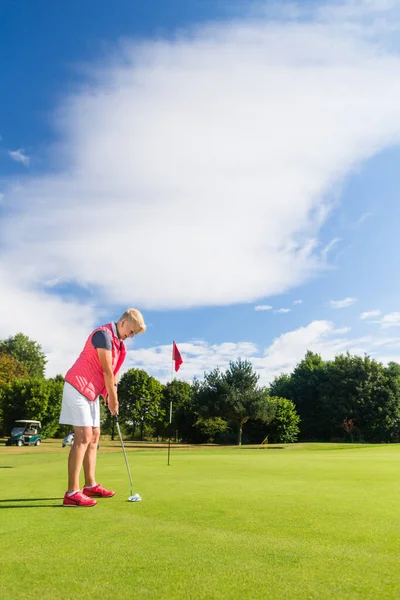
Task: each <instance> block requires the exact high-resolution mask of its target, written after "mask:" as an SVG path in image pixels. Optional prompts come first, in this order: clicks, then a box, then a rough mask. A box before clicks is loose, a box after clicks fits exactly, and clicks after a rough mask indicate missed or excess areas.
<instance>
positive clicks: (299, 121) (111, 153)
mask: <svg viewBox="0 0 400 600" xmlns="http://www.w3.org/2000/svg"><path fill="white" fill-rule="evenodd" d="M346 14H347V13H346ZM341 18H344V16H343V15H342V17H341ZM346 18H347V17H346ZM324 19H325V17H324V13H322V12H320V11H319V12H318V22H313V21H312V20H306V21H301V20H300V21H299V22H294V21H291V22H290V23H284V22H283V21H268V19H259V20H252V21H248V20H246V19H243V21H240V20H235V21H233V22H231V23H227V24H223V23H219V24H215V25H212V26H208V27H205V28H199V29H198V30H197V31H194V33H193V35H192V34H190V35H187V36H186V37H185V36H184V35H181V36H177V37H176V38H175V39H174V40H172V41H157V42H147V43H143V44H136V45H135V44H129V43H126V44H125V45H124V46H123V47H122V49H121V50H120V53H119V54H118V53H116V54H115V55H114V56H113V57H112V59H111V60H108V61H105V63H104V64H103V65H101V64H98V65H96V66H93V69H92V73H91V75H92V79H91V80H89V81H88V82H87V84H86V85H85V86H84V87H83V88H82V90H81V91H78V92H77V93H76V94H75V95H73V96H71V97H69V98H68V99H67V100H66V101H65V103H64V105H63V106H60V107H59V110H58V111H57V118H56V127H57V130H58V132H59V134H60V143H59V144H58V146H57V147H56V148H55V150H54V155H55V160H56V161H57V160H58V162H59V166H60V169H59V171H58V173H57V174H55V175H54V174H53V175H50V174H49V175H48V176H43V177H38V178H34V179H27V180H26V182H25V184H24V185H23V188H22V190H21V191H20V192H14V193H12V192H11V191H10V192H9V194H8V196H7V201H8V202H10V203H12V205H13V207H14V211H15V212H14V217H9V218H8V219H6V220H5V222H4V229H3V236H2V237H4V242H3V243H5V245H6V254H5V256H4V260H5V261H7V263H8V264H10V265H11V266H12V267H14V268H15V270H18V267H19V265H21V264H25V263H26V259H27V257H29V256H35V260H34V261H32V263H31V264H30V265H29V267H28V268H27V269H26V270H25V273H24V279H25V280H26V281H28V283H31V284H32V283H33V282H35V284H37V282H41V281H43V280H44V279H51V278H53V277H54V276H55V275H59V274H60V273H61V274H62V276H63V277H64V278H65V280H66V281H80V282H85V283H87V284H90V285H97V286H98V291H99V296H101V298H102V300H103V301H104V302H112V303H116V302H118V303H126V302H128V301H130V300H131V298H132V297H134V298H135V299H136V302H137V303H138V304H140V305H141V306H146V307H153V308H166V307H189V306H194V305H211V304H228V303H235V302H244V301H251V300H254V299H256V298H257V297H262V296H266V295H270V294H276V293H282V292H284V291H287V290H288V289H290V288H293V287H295V286H296V285H298V284H300V283H302V282H304V281H306V280H307V279H308V278H309V277H311V276H312V275H313V274H315V273H316V272H318V270H319V269H320V268H321V267H322V262H323V257H322V256H321V255H318V252H317V247H318V243H317V236H318V230H319V227H320V226H321V224H322V222H323V220H324V219H326V217H327V214H329V210H328V207H329V204H328V205H327V199H329V194H330V192H331V191H332V190H333V189H334V186H335V185H336V184H337V182H338V181H340V180H341V179H342V178H343V177H345V176H346V175H347V174H348V173H349V172H350V171H351V169H353V168H354V166H355V165H357V164H359V163H360V161H362V160H365V159H367V158H369V157H370V156H372V155H373V154H375V153H376V152H378V151H379V150H380V149H383V148H385V147H387V146H388V145H391V144H393V143H395V142H396V141H398V140H400V118H399V117H400V80H399V78H398V76H397V73H398V69H399V68H400V61H399V60H398V59H397V58H396V57H395V56H391V55H389V54H385V52H384V51H383V50H382V48H381V47H379V48H378V47H377V46H375V45H374V44H373V43H372V41H370V42H367V41H366V40H365V39H364V37H363V36H362V35H361V33H360V34H358V33H357V32H356V33H354V31H353V30H351V31H350V32H349V31H347V30H346V28H345V27H343V28H342V29H340V28H337V27H336V25H335V26H332V24H331V22H330V21H329V19H328V18H326V19H325V20H324ZM353 19H354V18H353V17H352V20H353ZM293 97H295V98H296V102H295V104H294V103H293ZM366 124H367V125H366ZM327 140H329V143H327ZM288 173H290V176H289V177H288ZM244 206H245V208H246V210H243V208H244ZM33 207H34V210H32V208H33ZM116 215H117V216H118V215H120V218H119V219H117V223H116V222H115V216H116ZM13 219H14V220H13ZM88 223H90V224H91V226H90V227H88V226H87V224H88ZM110 223H114V224H115V227H110ZM99 239H102V240H103V243H102V244H101V245H99V244H98V243H97V242H98V240H99ZM121 248H123V250H124V252H123V253H122V255H121V253H120V249H121ZM144 249H145V251H144ZM49 256H51V260H48V257H49ZM132 257H140V260H137V261H135V276H134V277H132V276H131V277H127V275H126V274H127V272H130V271H131V262H132ZM177 257H179V260H177ZM216 257H218V259H216ZM104 273H106V274H107V275H106V277H104ZM193 273H195V274H196V276H195V277H193V276H192V274H193ZM238 274H240V276H239V277H238ZM189 275H190V276H189ZM182 280H185V285H181V282H182Z"/></svg>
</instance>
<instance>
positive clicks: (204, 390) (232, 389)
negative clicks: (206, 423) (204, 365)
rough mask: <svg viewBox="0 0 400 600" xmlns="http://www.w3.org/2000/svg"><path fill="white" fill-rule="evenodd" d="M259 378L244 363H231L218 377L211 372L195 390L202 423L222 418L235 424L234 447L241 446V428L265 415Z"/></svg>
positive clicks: (264, 404) (215, 372) (218, 373)
mask: <svg viewBox="0 0 400 600" xmlns="http://www.w3.org/2000/svg"><path fill="white" fill-rule="evenodd" d="M257 384H258V375H257V374H256V373H255V371H254V370H253V367H252V365H251V363H250V362H249V361H247V360H241V359H240V358H239V359H238V360H237V361H231V362H230V364H229V369H228V370H227V371H226V372H225V373H221V372H220V370H219V369H214V370H213V371H211V372H210V373H208V374H205V376H204V381H203V382H202V383H200V384H199V385H198V386H197V389H196V400H197V405H198V411H199V415H200V416H201V417H202V418H203V419H208V418H210V417H222V418H223V419H225V420H226V421H227V422H229V421H234V422H236V424H237V432H238V435H237V443H238V445H240V444H241V443H242V434H243V425H244V424H245V423H246V422H247V421H248V420H249V419H261V420H262V419H264V418H265V415H266V413H267V411H268V407H267V394H266V392H265V390H263V389H262V388H259V387H258V385H257Z"/></svg>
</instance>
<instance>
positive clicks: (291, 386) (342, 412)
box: [0, 333, 400, 444]
mask: <svg viewBox="0 0 400 600" xmlns="http://www.w3.org/2000/svg"><path fill="white" fill-rule="evenodd" d="M45 367H46V356H45V354H44V353H43V351H42V349H41V346H40V344H38V343H37V342H35V341H32V340H30V339H29V338H28V337H27V336H25V335H23V334H22V333H18V334H17V335H15V336H13V337H10V338H8V339H7V340H3V341H0V433H2V434H3V435H9V433H10V430H11V427H12V425H13V422H14V421H15V420H16V419H21V418H27V419H38V420H40V421H41V422H42V425H43V432H42V433H43V435H44V436H45V437H46V436H47V437H62V436H64V435H65V434H66V433H68V432H69V431H70V430H71V429H72V428H71V427H69V426H65V425H62V426H60V425H59V423H58V417H59V413H60V409H61V399H62V389H63V384H64V379H63V376H62V375H57V376H56V377H53V378H46V377H45ZM118 398H119V403H120V409H119V420H120V423H121V425H122V427H123V430H124V433H125V435H127V436H128V437H129V438H130V439H142V440H144V439H147V440H149V439H157V440H163V439H164V440H165V439H167V438H169V437H172V438H173V439H175V440H176V441H178V440H179V441H184V442H190V443H207V442H215V443H221V444H223V443H225V444H235V443H236V444H260V443H261V442H263V441H264V440H266V439H268V441H269V442H271V443H290V442H295V441H297V440H302V441H339V440H340V441H343V440H348V441H366V442H397V441H400V365H398V364H397V363H389V365H388V366H383V365H382V364H381V363H379V362H377V361H375V360H373V359H371V358H370V357H368V356H365V357H358V356H351V355H349V354H344V355H339V356H337V357H336V358H335V359H334V360H331V361H323V360H322V358H321V357H320V356H319V355H318V354H314V353H312V352H307V353H306V355H305V358H304V359H303V360H302V361H300V363H299V364H298V365H297V366H296V367H295V369H294V370H293V371H292V373H289V374H282V375H280V376H278V377H276V378H275V379H274V380H273V381H272V383H271V384H270V385H269V386H261V385H260V384H259V376H258V375H257V373H256V372H255V371H254V369H253V366H252V364H251V362H249V361H247V360H242V359H240V358H239V359H237V360H235V361H232V362H231V363H230V365H229V367H228V369H226V370H225V371H221V370H220V369H218V368H217V369H213V370H211V371H209V372H208V373H204V377H203V378H202V379H201V380H200V379H195V380H194V381H193V382H192V384H189V383H187V382H184V381H180V380H177V379H175V380H173V381H170V382H168V383H167V384H165V385H164V384H162V383H160V382H159V381H158V380H157V379H156V378H155V377H152V376H150V375H148V373H146V371H144V370H143V369H130V370H128V371H127V372H125V373H124V374H123V376H122V377H121V381H120V382H119V386H118ZM171 402H172V407H173V410H172V419H171V423H170V405H171ZM101 407H102V408H101V428H102V433H106V434H110V435H111V436H113V435H114V420H113V419H112V418H111V416H110V413H109V412H108V410H106V408H105V407H104V405H103V403H101Z"/></svg>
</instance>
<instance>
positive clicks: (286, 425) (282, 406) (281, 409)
mask: <svg viewBox="0 0 400 600" xmlns="http://www.w3.org/2000/svg"><path fill="white" fill-rule="evenodd" d="M268 402H269V403H270V404H271V405H272V406H274V408H275V411H274V417H273V419H272V420H271V421H270V423H269V424H268V425H267V427H266V435H267V436H268V441H269V442H271V443H276V444H278V443H280V444H290V443H293V442H296V441H297V437H298V435H299V422H300V417H299V415H298V414H297V412H296V407H295V404H294V402H292V401H291V400H288V399H287V398H278V397H276V396H272V397H270V398H268Z"/></svg>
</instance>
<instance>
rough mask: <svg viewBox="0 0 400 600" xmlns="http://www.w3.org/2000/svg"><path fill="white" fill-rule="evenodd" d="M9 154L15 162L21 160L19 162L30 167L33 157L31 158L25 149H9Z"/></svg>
mask: <svg viewBox="0 0 400 600" xmlns="http://www.w3.org/2000/svg"><path fill="white" fill-rule="evenodd" d="M8 155H9V156H10V158H12V159H13V160H15V162H19V163H21V164H23V165H24V166H25V167H29V164H30V162H31V159H30V156H28V155H27V154H25V152H24V150H23V149H19V150H9V152H8Z"/></svg>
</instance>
